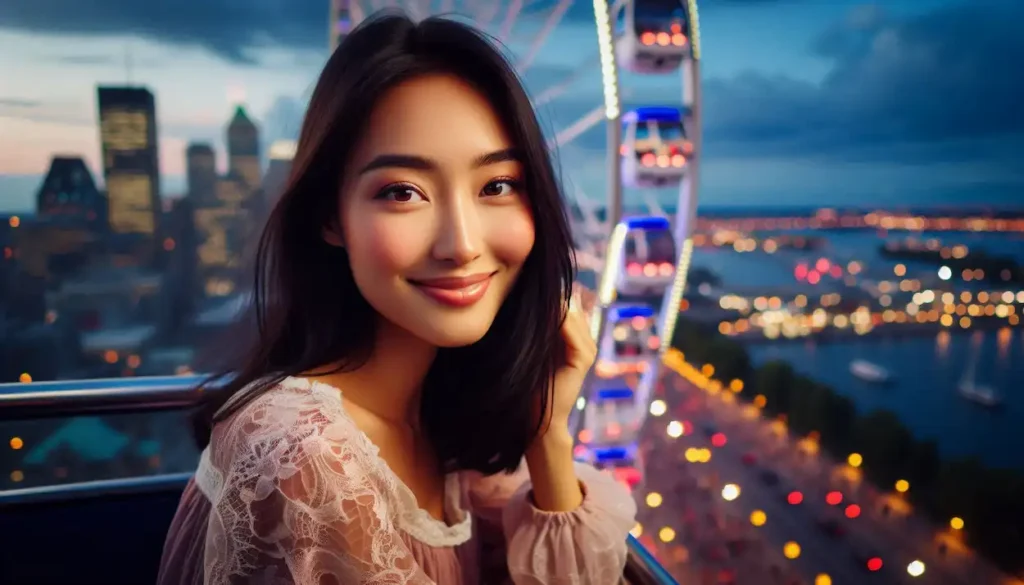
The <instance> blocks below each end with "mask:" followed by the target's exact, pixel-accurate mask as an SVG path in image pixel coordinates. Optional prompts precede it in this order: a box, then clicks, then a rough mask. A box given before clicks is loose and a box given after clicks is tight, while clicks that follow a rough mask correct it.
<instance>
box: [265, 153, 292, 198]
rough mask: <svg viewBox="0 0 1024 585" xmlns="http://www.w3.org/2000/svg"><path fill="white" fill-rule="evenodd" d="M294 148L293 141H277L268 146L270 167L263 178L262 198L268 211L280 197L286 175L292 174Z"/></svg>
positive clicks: (286, 178)
mask: <svg viewBox="0 0 1024 585" xmlns="http://www.w3.org/2000/svg"><path fill="white" fill-rule="evenodd" d="M295 148H296V144H295V141H294V140H278V141H276V142H274V143H273V144H271V145H270V165H269V166H268V167H267V174H266V175H264V176H263V197H264V200H265V201H264V202H265V205H266V208H267V209H268V210H269V209H271V208H273V207H274V204H275V203H276V202H277V200H278V198H279V197H281V193H282V191H283V190H284V187H285V183H286V182H287V181H288V175H289V174H290V173H291V172H292V159H293V158H294V157H295Z"/></svg>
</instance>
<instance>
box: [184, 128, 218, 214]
mask: <svg viewBox="0 0 1024 585" xmlns="http://www.w3.org/2000/svg"><path fill="white" fill-rule="evenodd" d="M185 166H186V173H187V174H188V196H189V198H190V199H191V200H192V206H193V207H209V206H212V205H216V203H217V158H216V156H215V155H214V153H213V147H211V146H210V145H209V144H199V143H192V144H189V145H188V149H187V150H186V151H185Z"/></svg>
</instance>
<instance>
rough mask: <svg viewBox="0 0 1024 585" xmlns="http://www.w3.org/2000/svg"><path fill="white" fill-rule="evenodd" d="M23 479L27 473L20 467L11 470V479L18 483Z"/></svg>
mask: <svg viewBox="0 0 1024 585" xmlns="http://www.w3.org/2000/svg"><path fill="white" fill-rule="evenodd" d="M23 479H25V474H24V473H23V472H22V471H21V470H20V469H15V470H14V471H12V472H11V481H13V482H14V483H18V482H19V481H21V480H23Z"/></svg>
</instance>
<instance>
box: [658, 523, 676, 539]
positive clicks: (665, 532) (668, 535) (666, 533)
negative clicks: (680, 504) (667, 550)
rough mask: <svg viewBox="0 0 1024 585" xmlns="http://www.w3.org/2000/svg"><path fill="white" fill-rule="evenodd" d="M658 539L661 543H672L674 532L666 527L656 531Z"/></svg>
mask: <svg viewBox="0 0 1024 585" xmlns="http://www.w3.org/2000/svg"><path fill="white" fill-rule="evenodd" d="M658 538H660V539H661V541H662V542H672V541H673V540H675V538H676V531H675V530H672V529H671V528H669V527H668V526H666V527H664V528H662V529H661V530H659V531H658Z"/></svg>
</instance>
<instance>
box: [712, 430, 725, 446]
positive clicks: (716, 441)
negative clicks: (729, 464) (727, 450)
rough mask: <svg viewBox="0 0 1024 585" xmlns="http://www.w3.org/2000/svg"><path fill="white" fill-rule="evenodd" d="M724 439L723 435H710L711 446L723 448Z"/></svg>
mask: <svg viewBox="0 0 1024 585" xmlns="http://www.w3.org/2000/svg"><path fill="white" fill-rule="evenodd" d="M725 443H726V438H725V434H723V433H715V434H713V435H711V444H712V445H714V446H715V447H725Z"/></svg>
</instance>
